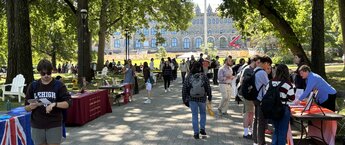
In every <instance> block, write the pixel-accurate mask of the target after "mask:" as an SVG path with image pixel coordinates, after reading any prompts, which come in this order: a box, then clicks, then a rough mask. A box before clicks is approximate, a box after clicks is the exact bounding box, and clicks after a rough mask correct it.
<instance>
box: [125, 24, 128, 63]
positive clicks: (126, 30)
mask: <svg viewBox="0 0 345 145" xmlns="http://www.w3.org/2000/svg"><path fill="white" fill-rule="evenodd" d="M125 32H126V60H128V59H129V49H128V47H129V46H128V45H129V43H128V32H129V30H128V28H126V29H125Z"/></svg>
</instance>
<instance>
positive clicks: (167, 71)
mask: <svg viewBox="0 0 345 145" xmlns="http://www.w3.org/2000/svg"><path fill="white" fill-rule="evenodd" d="M162 73H163V80H164V89H165V90H164V92H165V93H166V92H168V91H169V92H170V88H169V87H170V80H171V78H172V68H171V65H170V63H169V61H165V63H164V66H163V70H162Z"/></svg>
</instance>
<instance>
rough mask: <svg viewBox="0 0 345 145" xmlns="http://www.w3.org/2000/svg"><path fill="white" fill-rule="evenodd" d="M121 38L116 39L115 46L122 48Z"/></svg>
mask: <svg viewBox="0 0 345 145" xmlns="http://www.w3.org/2000/svg"><path fill="white" fill-rule="evenodd" d="M120 46H121V45H120V40H119V39H116V40H115V41H114V47H115V48H120Z"/></svg>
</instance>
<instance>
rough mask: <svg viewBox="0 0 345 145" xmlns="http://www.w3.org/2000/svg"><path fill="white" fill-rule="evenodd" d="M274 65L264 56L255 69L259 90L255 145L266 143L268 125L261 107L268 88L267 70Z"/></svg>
mask: <svg viewBox="0 0 345 145" xmlns="http://www.w3.org/2000/svg"><path fill="white" fill-rule="evenodd" d="M271 64H272V60H271V58H269V57H268V56H262V57H260V58H259V60H258V65H257V67H256V68H255V69H254V72H256V73H255V88H256V90H257V95H256V96H257V97H256V100H254V105H255V116H254V128H253V140H254V145H257V144H259V145H263V144H266V142H265V126H266V124H267V122H266V119H265V117H264V115H263V112H262V110H261V107H260V103H261V100H262V97H263V95H264V93H265V92H264V91H265V87H266V86H267V84H268V82H269V80H268V74H267V73H266V71H265V70H267V68H268V67H270V66H271Z"/></svg>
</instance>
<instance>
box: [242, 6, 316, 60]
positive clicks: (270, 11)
mask: <svg viewBox="0 0 345 145" xmlns="http://www.w3.org/2000/svg"><path fill="white" fill-rule="evenodd" d="M247 1H248V3H249V5H250V6H252V7H254V8H255V9H257V10H259V11H260V13H261V15H263V16H264V17H266V18H267V19H268V20H269V21H270V22H271V23H272V25H273V26H274V28H276V29H277V30H278V31H279V33H280V35H281V36H282V37H283V41H284V42H285V44H286V45H287V47H288V48H290V50H291V52H292V53H293V54H294V55H297V54H300V55H302V57H303V58H304V59H305V60H307V63H308V64H310V61H309V59H308V57H307V55H306V54H305V52H304V50H303V48H302V45H301V43H300V42H299V40H298V38H297V36H296V33H295V32H294V31H293V30H292V28H291V26H290V24H289V23H288V22H287V21H286V20H285V19H284V17H283V16H281V15H280V14H279V13H278V12H277V10H275V9H274V7H273V6H272V5H269V4H268V3H260V2H259V1H257V0H247Z"/></svg>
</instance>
